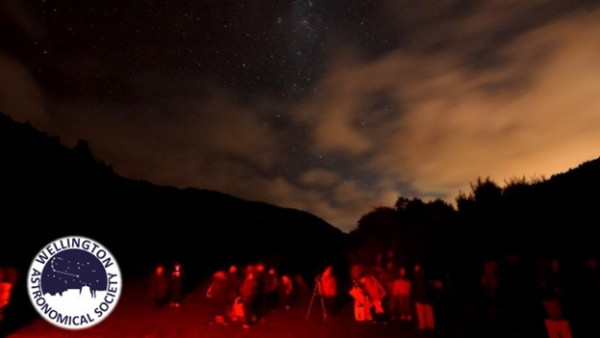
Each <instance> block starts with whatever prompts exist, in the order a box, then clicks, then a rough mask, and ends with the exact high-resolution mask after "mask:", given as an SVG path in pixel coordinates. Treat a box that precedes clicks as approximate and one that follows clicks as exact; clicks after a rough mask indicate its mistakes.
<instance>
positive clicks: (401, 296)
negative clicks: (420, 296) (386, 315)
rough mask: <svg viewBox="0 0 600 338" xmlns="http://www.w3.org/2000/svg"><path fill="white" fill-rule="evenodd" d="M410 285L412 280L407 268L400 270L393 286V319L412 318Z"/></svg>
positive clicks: (409, 319) (408, 319)
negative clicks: (408, 275) (409, 277)
mask: <svg viewBox="0 0 600 338" xmlns="http://www.w3.org/2000/svg"><path fill="white" fill-rule="evenodd" d="M410 287H411V282H410V280H409V279H408V277H407V275H406V268H405V267H401V268H400V270H398V278H396V280H394V284H393V286H392V296H391V299H392V310H391V311H392V319H394V318H395V319H400V320H407V321H411V320H412V313H411V310H410Z"/></svg>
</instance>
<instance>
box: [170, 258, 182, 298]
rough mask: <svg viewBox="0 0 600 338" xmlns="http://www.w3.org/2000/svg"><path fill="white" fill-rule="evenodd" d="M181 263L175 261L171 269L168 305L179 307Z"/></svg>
mask: <svg viewBox="0 0 600 338" xmlns="http://www.w3.org/2000/svg"><path fill="white" fill-rule="evenodd" d="M182 274H183V273H182V270H181V264H179V263H178V262H175V264H174V265H173V271H171V303H170V306H173V307H180V306H181V299H182V296H183V294H182V291H183V290H182V289H183V276H182Z"/></svg>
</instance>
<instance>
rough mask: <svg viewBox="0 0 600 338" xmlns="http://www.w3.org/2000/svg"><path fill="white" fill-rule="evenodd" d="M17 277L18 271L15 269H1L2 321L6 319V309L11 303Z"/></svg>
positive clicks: (0, 302) (0, 305)
mask: <svg viewBox="0 0 600 338" xmlns="http://www.w3.org/2000/svg"><path fill="white" fill-rule="evenodd" d="M17 275H18V272H17V269H15V268H13V267H6V268H4V269H3V268H2V267H0V321H2V320H3V319H4V308H5V307H6V306H8V304H9V303H10V298H11V295H12V291H13V287H14V285H15V284H16V283H17Z"/></svg>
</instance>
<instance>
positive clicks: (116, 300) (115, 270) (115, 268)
mask: <svg viewBox="0 0 600 338" xmlns="http://www.w3.org/2000/svg"><path fill="white" fill-rule="evenodd" d="M71 238H77V239H80V240H81V242H82V243H83V241H86V240H87V241H89V242H90V243H91V244H96V245H97V246H98V250H104V251H105V252H106V258H110V259H111V260H112V262H113V265H111V266H110V267H108V268H105V270H106V274H107V276H106V278H107V288H108V287H109V286H110V284H108V281H109V280H108V273H109V272H110V273H112V274H116V275H117V276H116V277H115V278H117V283H116V287H117V292H116V293H115V297H114V301H113V303H112V304H111V305H110V306H109V308H108V310H107V311H105V312H103V313H102V316H101V317H100V318H98V317H95V318H94V321H93V322H91V323H87V324H85V325H79V326H69V325H63V324H61V323H58V322H56V321H54V320H52V319H51V318H49V317H48V316H47V315H46V314H44V313H43V312H42V311H41V309H40V308H39V307H38V306H37V305H36V303H35V298H34V295H33V291H34V290H33V289H32V286H35V285H38V284H34V285H32V277H33V276H32V274H33V269H34V268H36V267H38V266H41V269H38V271H40V273H41V272H42V271H43V268H44V266H45V265H46V264H48V262H49V261H50V259H51V258H52V257H54V256H55V255H56V254H57V253H59V252H60V251H62V250H60V251H57V252H55V253H54V254H53V255H51V256H48V260H47V261H46V262H45V263H44V264H41V263H39V262H37V261H36V259H37V258H38V256H39V255H40V254H42V253H43V252H44V251H45V250H46V248H47V247H49V246H51V245H52V244H54V243H57V242H60V240H65V239H71ZM69 249H79V250H84V251H87V252H89V253H91V252H90V251H88V250H85V249H83V248H67V249H65V250H69ZM91 254H92V253H91ZM92 255H94V254H92ZM94 257H96V258H98V257H97V256H96V255H94ZM27 272H28V273H27V294H28V295H29V300H30V301H31V305H32V306H33V307H34V308H35V310H36V311H37V313H39V314H40V316H41V317H42V318H44V320H46V321H47V322H49V323H50V324H52V325H54V326H57V327H60V328H62V329H67V330H82V329H87V328H90V327H92V326H95V325H97V324H99V323H100V322H102V321H103V320H105V319H106V318H107V317H108V316H109V315H110V313H111V312H112V311H113V310H114V309H115V307H117V304H118V303H119V299H120V298H121V291H122V287H123V279H122V277H121V269H120V268H119V264H118V262H117V260H116V259H115V256H113V254H112V253H111V252H110V250H108V249H107V248H106V247H105V246H104V245H102V244H101V243H99V242H98V241H96V240H95V239H92V238H89V237H83V236H77V235H73V236H65V237H60V238H57V239H55V240H53V241H52V242H49V243H47V244H46V245H44V246H43V247H42V249H41V250H40V251H38V252H37V253H36V254H35V256H34V257H33V261H32V263H31V265H30V266H29V270H28V271H27ZM39 277H40V282H39V285H40V286H41V283H42V282H41V275H40V276H39ZM113 285H114V284H113ZM40 291H41V290H40ZM42 296H43V295H42ZM94 314H95V313H94ZM82 315H83V314H82Z"/></svg>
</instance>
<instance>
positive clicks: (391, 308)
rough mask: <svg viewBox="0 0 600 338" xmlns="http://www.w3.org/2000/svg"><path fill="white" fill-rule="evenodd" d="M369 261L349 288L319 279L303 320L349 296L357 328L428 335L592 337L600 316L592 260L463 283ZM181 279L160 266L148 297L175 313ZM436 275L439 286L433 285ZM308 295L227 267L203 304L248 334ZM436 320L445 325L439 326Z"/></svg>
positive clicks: (490, 272)
mask: <svg viewBox="0 0 600 338" xmlns="http://www.w3.org/2000/svg"><path fill="white" fill-rule="evenodd" d="M374 261H375V262H376V263H375V264H372V265H362V264H351V265H350V266H349V271H348V272H349V277H350V278H349V279H348V280H349V281H351V283H350V284H345V283H339V282H338V278H337V276H336V274H337V272H340V271H335V270H334V268H333V267H332V266H327V267H326V268H325V269H324V270H323V271H322V272H321V273H319V274H317V275H316V277H315V279H314V282H315V284H314V286H315V289H314V290H315V291H314V292H313V299H311V300H310V305H309V307H308V311H309V312H307V316H306V317H307V318H308V317H309V316H308V315H309V313H310V309H311V306H312V305H313V301H314V298H315V296H317V295H318V296H320V297H321V298H322V305H323V306H324V309H323V310H324V312H323V314H324V317H325V320H327V317H328V316H331V315H335V314H336V313H337V312H338V311H339V310H340V305H341V304H342V302H340V301H342V300H343V299H344V296H349V298H350V299H352V300H353V303H354V312H353V314H354V319H355V320H356V321H360V322H364V321H369V322H374V323H383V324H387V323H392V322H404V323H410V324H411V325H413V324H412V323H414V325H415V326H416V328H417V329H418V330H421V331H432V330H436V328H437V327H438V326H442V327H445V325H459V324H455V323H452V320H451V319H449V318H450V317H452V316H454V318H455V319H458V320H461V319H464V318H471V319H469V320H473V321H472V322H477V323H480V324H478V325H479V330H481V331H479V332H493V331H503V332H510V330H511V328H519V327H522V326H523V325H529V324H527V320H530V321H531V320H532V319H533V322H538V323H540V324H542V323H543V324H542V325H541V326H543V327H544V330H545V331H546V333H547V335H548V337H550V338H556V337H560V338H571V337H572V336H573V334H572V321H571V320H570V319H569V318H570V317H571V318H577V316H580V317H581V316H585V318H588V319H586V320H588V322H589V323H588V322H585V320H579V321H578V322H577V323H576V325H579V326H580V327H584V329H580V330H587V331H589V330H590V329H593V327H594V325H595V324H593V323H592V322H591V320H593V319H592V318H593V317H591V316H590V315H589V314H588V313H591V312H593V311H596V312H594V313H599V314H600V311H597V308H598V307H597V303H598V302H600V268H599V264H598V262H597V261H596V260H595V259H588V260H587V261H586V262H585V264H584V265H582V267H581V268H580V269H581V270H580V271H579V272H578V273H577V274H574V275H572V276H568V275H567V273H565V272H564V270H565V269H564V268H563V267H562V265H561V263H560V262H559V261H558V260H549V261H544V262H543V264H541V263H536V262H533V261H532V262H528V263H527V264H525V263H522V264H521V263H519V261H518V260H515V259H514V258H509V259H507V261H506V262H499V261H496V260H488V261H485V262H483V264H482V265H480V270H479V271H477V269H473V268H472V267H470V268H467V269H465V270H464V272H466V273H467V275H464V276H462V275H461V274H459V273H458V272H457V270H456V269H449V270H448V271H445V272H442V273H440V271H438V270H439V269H438V270H436V272H437V273H436V274H434V273H433V270H431V269H427V270H426V269H425V267H424V264H422V263H420V262H415V263H413V264H411V265H408V264H400V263H399V262H398V260H395V259H394V258H393V254H390V255H389V257H388V259H385V258H383V259H382V258H381V256H378V257H377V258H376V259H375V260H374ZM535 264H538V265H535ZM535 266H538V269H537V271H538V274H537V278H536V275H535V271H536V269H535V268H534V269H532V267H535ZM430 268H431V267H430ZM573 271H574V269H573V268H571V269H570V270H569V272H570V273H571V274H573V273H574V272H573ZM181 273H182V272H181V265H180V264H178V263H175V264H174V265H173V268H172V269H171V271H170V272H168V273H167V272H166V271H165V268H164V267H163V266H158V267H157V268H156V270H155V272H154V275H153V278H152V290H154V291H153V296H154V299H155V301H156V303H157V305H159V306H163V305H165V304H167V303H168V304H170V305H171V306H174V307H178V306H179V303H180V301H181V297H182V294H181V278H182V276H181ZM426 273H428V274H427V275H426ZM434 275H435V276H436V277H437V278H433V277H432V276H434ZM440 276H441V277H440ZM476 276H478V277H476ZM344 280H347V279H344ZM458 280H461V281H460V282H458ZM567 281H569V282H568V283H567ZM475 285H477V287H474V286H475ZM346 286H347V287H346ZM299 290H302V292H299ZM308 290H309V288H308V286H307V285H306V283H305V282H304V279H303V278H302V277H301V276H300V275H294V276H291V275H289V274H280V273H279V272H278V271H277V269H276V268H275V267H273V266H269V267H267V266H266V265H265V264H263V263H257V264H248V265H246V266H245V267H244V268H241V269H239V268H238V266H236V265H231V266H229V268H228V269H224V270H219V271H216V272H214V273H213V274H212V278H211V281H210V285H209V286H208V287H207V289H206V294H205V296H206V298H207V300H208V301H209V303H210V309H211V323H213V324H217V325H219V324H222V325H227V324H229V323H231V322H239V323H241V324H242V327H244V328H249V327H251V326H252V325H253V324H255V323H257V322H258V321H259V320H260V319H261V318H262V317H263V316H264V315H265V314H266V313H268V312H269V311H271V310H273V309H275V308H278V307H279V308H283V309H290V307H291V306H292V305H294V304H295V303H296V301H297V300H298V296H299V295H304V296H306V295H307V293H308ZM340 291H341V292H340ZM582 296H586V297H588V298H589V301H587V302H584V303H585V304H584V306H581V305H579V304H577V305H575V302H574V301H573V299H575V298H577V299H581V297H582ZM306 298H308V297H306ZM346 298H348V297H346ZM305 300H308V299H305ZM569 302H570V303H569ZM536 304H537V305H536ZM565 304H566V308H567V311H566V312H567V314H566V315H565V311H564V309H565ZM586 304H587V305H586ZM536 307H537V308H538V309H539V314H536V310H535V309H536ZM521 309H523V310H521ZM536 316H537V317H536ZM527 317H529V319H527ZM440 318H441V320H442V321H441V323H438V322H437V321H439V320H440ZM534 318H537V319H534ZM540 329H541V327H540Z"/></svg>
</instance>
